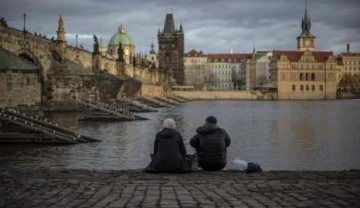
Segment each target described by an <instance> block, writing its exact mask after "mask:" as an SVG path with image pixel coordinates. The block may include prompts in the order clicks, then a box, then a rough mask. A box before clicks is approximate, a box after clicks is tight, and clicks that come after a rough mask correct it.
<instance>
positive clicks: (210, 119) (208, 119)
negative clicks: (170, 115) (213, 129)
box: [205, 116, 217, 124]
mask: <svg viewBox="0 0 360 208" xmlns="http://www.w3.org/2000/svg"><path fill="white" fill-rule="evenodd" d="M205 122H206V123H212V124H216V123H217V119H216V118H215V116H208V117H207V118H206V120H205Z"/></svg>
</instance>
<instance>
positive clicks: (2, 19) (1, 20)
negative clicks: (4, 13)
mask: <svg viewBox="0 0 360 208" xmlns="http://www.w3.org/2000/svg"><path fill="white" fill-rule="evenodd" d="M0 24H1V25H2V26H5V27H7V23H6V20H5V17H1V19H0Z"/></svg>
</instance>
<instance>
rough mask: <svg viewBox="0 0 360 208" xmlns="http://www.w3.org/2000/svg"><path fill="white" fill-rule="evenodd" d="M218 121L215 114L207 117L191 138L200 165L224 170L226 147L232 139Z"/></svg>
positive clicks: (208, 168)
mask: <svg viewBox="0 0 360 208" xmlns="http://www.w3.org/2000/svg"><path fill="white" fill-rule="evenodd" d="M216 123H217V119H216V118H215V117H214V116H209V117H207V118H206V120H205V124H204V125H203V126H200V127H198V128H197V129H196V133H197V134H196V135H195V136H194V137H193V138H191V140H190V145H191V146H192V147H194V148H195V149H196V153H197V155H198V157H199V166H200V167H201V168H202V169H204V170H209V171H217V170H222V169H223V168H224V167H225V165H226V148H227V147H228V146H230V143H231V139H230V137H229V135H228V134H227V132H226V131H225V130H224V129H222V128H220V127H219V126H218V125H216Z"/></svg>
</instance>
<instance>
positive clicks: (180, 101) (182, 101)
mask: <svg viewBox="0 0 360 208" xmlns="http://www.w3.org/2000/svg"><path fill="white" fill-rule="evenodd" d="M166 98H167V99H170V100H175V101H176V102H178V103H186V100H184V99H182V98H179V97H175V96H167V97H166Z"/></svg>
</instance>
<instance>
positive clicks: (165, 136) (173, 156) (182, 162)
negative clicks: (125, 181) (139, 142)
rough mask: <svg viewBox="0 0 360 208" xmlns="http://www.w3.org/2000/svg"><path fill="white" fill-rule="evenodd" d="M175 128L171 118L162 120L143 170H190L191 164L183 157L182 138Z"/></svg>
mask: <svg viewBox="0 0 360 208" xmlns="http://www.w3.org/2000/svg"><path fill="white" fill-rule="evenodd" d="M175 128H176V125H175V121H174V120H173V119H171V118H167V119H165V120H164V122H163V128H162V129H161V130H160V131H159V132H158V133H157V134H156V137H155V143H154V153H153V154H152V159H151V162H150V164H149V165H148V166H147V167H146V168H145V171H147V172H152V173H160V172H169V173H184V172H190V171H191V164H190V162H189V161H188V160H186V159H185V156H186V149H185V145H184V141H183V138H182V136H181V134H180V133H179V132H178V131H177V130H176V129H175Z"/></svg>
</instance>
